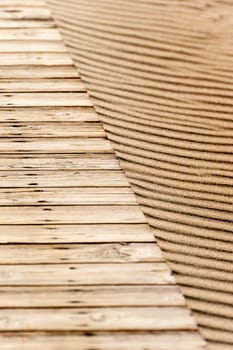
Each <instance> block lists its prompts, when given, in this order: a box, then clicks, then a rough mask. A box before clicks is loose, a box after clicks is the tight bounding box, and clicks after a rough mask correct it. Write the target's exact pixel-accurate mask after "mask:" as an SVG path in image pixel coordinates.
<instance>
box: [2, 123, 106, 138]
mask: <svg viewBox="0 0 233 350" xmlns="http://www.w3.org/2000/svg"><path fill="white" fill-rule="evenodd" d="M19 136H22V137H88V138H90V137H105V132H104V129H103V127H102V125H101V123H87V122H86V123H85V122H66V123H64V122H61V123H57V122H49V123H46V122H43V123H38V122H32V123H31V124H29V123H16V122H12V123H2V124H0V137H19Z"/></svg>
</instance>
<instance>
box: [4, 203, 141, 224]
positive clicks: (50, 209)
mask: <svg viewBox="0 0 233 350" xmlns="http://www.w3.org/2000/svg"><path fill="white" fill-rule="evenodd" d="M145 222H146V220H145V217H144V215H143V214H142V212H141V211H140V209H139V208H138V206H124V205H122V206H104V205H103V206H94V205H90V206H69V207H67V206H65V207H64V206H44V207H43V206H39V207H33V206H24V207H13V206H11V207H2V208H1V212H0V224H5V225H6V224H19V225H20V224H46V223H47V224H48V223H50V224H52V223H54V224H59V223H60V224H79V223H80V224H88V223H89V224H95V223H96V224H97V223H100V224H105V223H119V224H124V223H126V224H127V223H133V224H134V223H145Z"/></svg>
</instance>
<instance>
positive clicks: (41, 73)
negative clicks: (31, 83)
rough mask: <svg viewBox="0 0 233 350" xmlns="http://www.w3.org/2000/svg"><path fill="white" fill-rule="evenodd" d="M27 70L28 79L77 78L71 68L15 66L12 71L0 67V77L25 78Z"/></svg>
mask: <svg viewBox="0 0 233 350" xmlns="http://www.w3.org/2000/svg"><path fill="white" fill-rule="evenodd" d="M25 70H27V76H28V78H63V77H64V78H73V77H74V78H77V77H78V75H77V73H76V71H75V69H74V67H73V66H41V65H39V64H38V66H27V65H24V66H23V65H21V66H15V67H14V70H12V69H9V67H7V66H6V67H4V66H2V67H0V75H1V78H3V79H9V78H22V79H23V78H25Z"/></svg>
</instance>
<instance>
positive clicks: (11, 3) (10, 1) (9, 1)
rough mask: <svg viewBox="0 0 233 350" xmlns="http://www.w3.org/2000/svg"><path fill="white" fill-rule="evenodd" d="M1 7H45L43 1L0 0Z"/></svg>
mask: <svg viewBox="0 0 233 350" xmlns="http://www.w3.org/2000/svg"><path fill="white" fill-rule="evenodd" d="M1 7H11V8H12V7H43V8H45V7H46V2H45V1H44V0H1V2H0V8H1Z"/></svg>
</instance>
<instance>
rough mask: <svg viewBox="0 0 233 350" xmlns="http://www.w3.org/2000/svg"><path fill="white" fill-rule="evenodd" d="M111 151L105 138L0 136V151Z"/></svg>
mask: <svg viewBox="0 0 233 350" xmlns="http://www.w3.org/2000/svg"><path fill="white" fill-rule="evenodd" d="M27 152H30V153H112V152H113V150H112V146H111V144H110V142H109V141H108V140H107V139H105V138H60V139H59V138H40V139H39V138H23V139H22V138H17V139H16V138H11V139H8V138H0V153H27Z"/></svg>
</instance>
